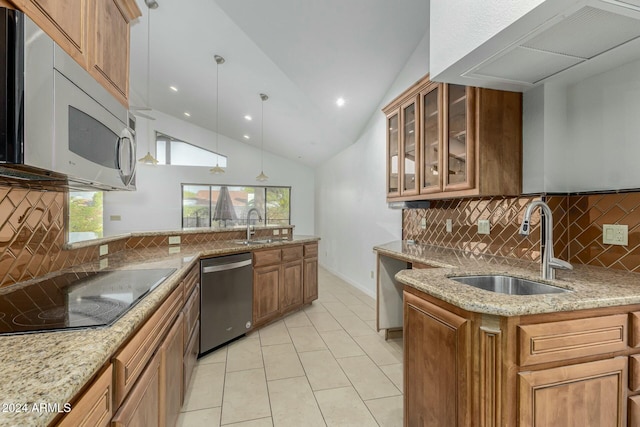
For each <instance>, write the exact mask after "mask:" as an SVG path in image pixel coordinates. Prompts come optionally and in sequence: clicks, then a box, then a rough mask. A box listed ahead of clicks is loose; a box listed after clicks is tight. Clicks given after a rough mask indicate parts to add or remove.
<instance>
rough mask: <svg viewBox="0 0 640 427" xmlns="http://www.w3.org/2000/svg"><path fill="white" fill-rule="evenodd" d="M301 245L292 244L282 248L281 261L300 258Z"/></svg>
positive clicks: (301, 252)
mask: <svg viewBox="0 0 640 427" xmlns="http://www.w3.org/2000/svg"><path fill="white" fill-rule="evenodd" d="M303 251H304V249H303V247H302V245H300V246H293V247H288V248H282V262H289V261H296V260H299V259H302V254H303Z"/></svg>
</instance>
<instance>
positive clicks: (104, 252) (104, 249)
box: [100, 245, 109, 256]
mask: <svg viewBox="0 0 640 427" xmlns="http://www.w3.org/2000/svg"><path fill="white" fill-rule="evenodd" d="M108 253H109V245H100V256H105V255H107V254H108Z"/></svg>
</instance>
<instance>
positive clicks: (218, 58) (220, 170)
mask: <svg viewBox="0 0 640 427" xmlns="http://www.w3.org/2000/svg"><path fill="white" fill-rule="evenodd" d="M213 57H214V58H215V60H216V166H215V167H214V168H211V169H209V172H211V173H212V174H214V175H215V174H219V173H224V169H223V168H221V167H220V165H219V164H218V160H219V159H220V154H219V151H218V137H219V136H218V134H219V133H220V129H218V123H219V117H220V114H218V111H219V109H218V101H219V99H220V91H219V85H218V76H219V75H220V65H221V64H224V58H223V57H222V56H220V55H214V56H213Z"/></svg>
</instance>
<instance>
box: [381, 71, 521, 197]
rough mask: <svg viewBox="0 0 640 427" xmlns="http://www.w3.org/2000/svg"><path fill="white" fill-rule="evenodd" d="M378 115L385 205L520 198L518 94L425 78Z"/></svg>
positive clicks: (519, 96)
mask: <svg viewBox="0 0 640 427" xmlns="http://www.w3.org/2000/svg"><path fill="white" fill-rule="evenodd" d="M383 111H384V113H385V114H386V115H387V199H388V200H389V201H391V200H421V199H443V198H454V197H474V196H498V195H518V194H520V192H521V188H522V184H521V181H522V94H520V93H515V92H503V91H496V90H491V89H481V88H475V87H467V86H460V85H450V84H444V83H436V82H431V81H430V80H429V77H428V76H425V78H423V79H422V80H421V81H419V82H417V83H416V84H415V85H413V86H411V87H410V88H409V89H407V90H406V91H405V92H404V93H403V94H401V95H400V96H398V97H397V98H396V99H394V100H393V101H392V102H391V103H390V104H389V105H387V106H386V107H385V108H384V109H383ZM395 129H399V134H398V133H397V132H395ZM418 159H419V160H418ZM418 177H419V178H418Z"/></svg>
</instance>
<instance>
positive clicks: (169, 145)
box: [156, 132, 227, 168]
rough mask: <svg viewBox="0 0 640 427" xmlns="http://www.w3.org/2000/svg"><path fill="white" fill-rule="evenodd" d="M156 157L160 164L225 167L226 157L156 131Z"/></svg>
mask: <svg viewBox="0 0 640 427" xmlns="http://www.w3.org/2000/svg"><path fill="white" fill-rule="evenodd" d="M156 158H157V159H158V164H160V165H178V166H208V167H213V166H215V165H216V162H218V165H219V166H220V167H223V168H225V167H227V157H226V156H223V155H222V154H217V153H214V152H213V151H209V150H206V149H204V148H202V147H198V146H195V145H193V144H189V143H188V142H184V141H180V140H178V139H175V138H173V137H170V136H167V135H165V134H162V133H160V132H156Z"/></svg>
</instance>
